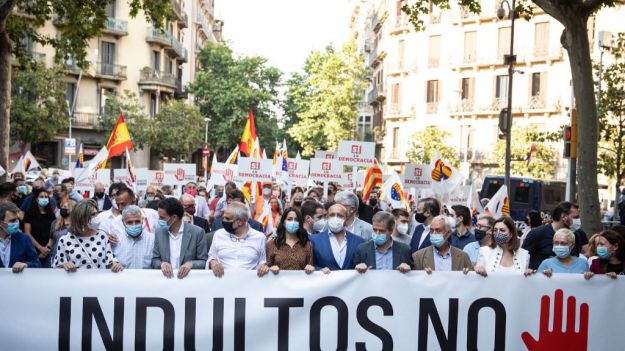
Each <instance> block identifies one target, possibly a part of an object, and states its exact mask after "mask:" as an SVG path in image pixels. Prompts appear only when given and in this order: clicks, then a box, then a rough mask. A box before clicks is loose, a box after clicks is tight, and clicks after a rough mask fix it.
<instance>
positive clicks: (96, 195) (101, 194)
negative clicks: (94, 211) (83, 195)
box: [95, 193, 104, 199]
mask: <svg viewBox="0 0 625 351" xmlns="http://www.w3.org/2000/svg"><path fill="white" fill-rule="evenodd" d="M95 197H97V198H98V199H101V198H103V197H104V193H95Z"/></svg>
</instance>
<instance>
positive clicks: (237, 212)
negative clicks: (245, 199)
mask: <svg viewBox="0 0 625 351" xmlns="http://www.w3.org/2000/svg"><path fill="white" fill-rule="evenodd" d="M228 208H230V210H232V216H233V217H234V218H233V219H235V220H236V219H243V220H245V221H246V222H247V221H248V220H249V219H250V209H249V208H248V207H247V206H246V205H244V204H242V203H240V202H232V203H230V204H229V205H228Z"/></svg>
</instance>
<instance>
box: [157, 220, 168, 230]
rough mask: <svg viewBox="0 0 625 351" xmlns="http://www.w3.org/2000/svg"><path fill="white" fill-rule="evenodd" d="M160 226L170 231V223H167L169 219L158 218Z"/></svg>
mask: <svg viewBox="0 0 625 351" xmlns="http://www.w3.org/2000/svg"><path fill="white" fill-rule="evenodd" d="M158 226H159V227H161V228H162V229H163V230H164V231H166V232H168V231H169V223H167V221H166V220H164V219H159V220H158Z"/></svg>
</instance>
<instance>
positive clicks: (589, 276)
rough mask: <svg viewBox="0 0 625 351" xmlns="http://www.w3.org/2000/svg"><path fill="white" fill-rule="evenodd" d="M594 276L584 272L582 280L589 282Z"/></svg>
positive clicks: (591, 273)
mask: <svg viewBox="0 0 625 351" xmlns="http://www.w3.org/2000/svg"><path fill="white" fill-rule="evenodd" d="M594 275H595V273H593V272H584V279H586V280H590V278H592V277H593V276H594Z"/></svg>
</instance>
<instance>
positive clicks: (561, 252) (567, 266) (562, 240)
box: [537, 228, 588, 277]
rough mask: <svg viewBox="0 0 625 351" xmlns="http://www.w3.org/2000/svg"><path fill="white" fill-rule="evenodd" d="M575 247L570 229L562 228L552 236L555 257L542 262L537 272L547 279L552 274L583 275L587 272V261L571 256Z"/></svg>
mask: <svg viewBox="0 0 625 351" xmlns="http://www.w3.org/2000/svg"><path fill="white" fill-rule="evenodd" d="M574 246H575V234H573V232H572V231H571V230H570V229H566V228H562V229H558V231H557V232H556V233H555V234H554V235H553V253H554V254H555V255H556V256H555V257H551V258H548V259H546V260H544V261H543V262H542V263H541V264H540V266H538V270H537V271H538V272H542V273H543V274H544V275H546V276H547V277H551V275H553V273H584V272H588V261H586V260H585V259H583V258H579V257H575V256H571V251H572V250H573V247H574Z"/></svg>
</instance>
